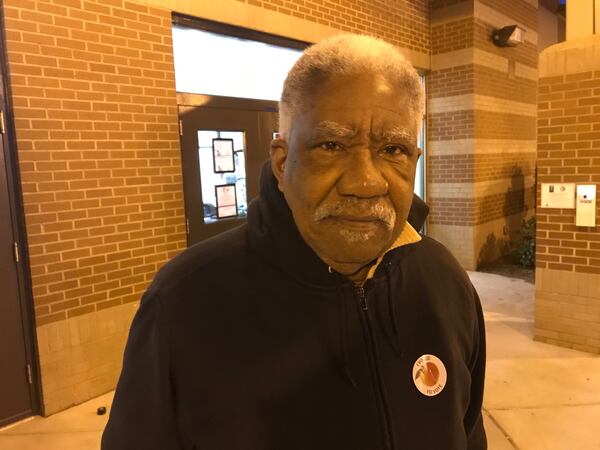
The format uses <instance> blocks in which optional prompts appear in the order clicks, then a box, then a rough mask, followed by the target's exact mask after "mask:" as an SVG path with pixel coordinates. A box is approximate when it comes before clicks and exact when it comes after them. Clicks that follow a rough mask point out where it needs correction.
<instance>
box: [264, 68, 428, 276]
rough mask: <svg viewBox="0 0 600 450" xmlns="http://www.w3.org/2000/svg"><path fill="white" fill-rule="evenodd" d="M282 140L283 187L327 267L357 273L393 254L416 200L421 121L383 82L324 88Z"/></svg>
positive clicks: (275, 152)
mask: <svg viewBox="0 0 600 450" xmlns="http://www.w3.org/2000/svg"><path fill="white" fill-rule="evenodd" d="M305 102H306V105H307V106H306V107H305V108H302V111H301V112H300V113H299V114H298V115H297V116H296V117H294V120H293V123H292V127H291V130H290V135H289V137H288V142H287V143H286V142H284V141H281V140H275V141H274V142H273V144H272V162H273V169H274V173H275V176H276V177H277V178H278V181H279V189H280V190H281V191H282V192H283V194H284V196H285V199H286V201H287V203H288V205H289V207H290V209H291V211H292V214H293V216H294V220H295V222H296V225H297V227H298V230H299V231H300V234H301V235H302V237H303V238H304V240H305V241H306V242H307V243H308V245H309V246H310V247H311V248H312V249H313V250H314V251H315V252H316V253H317V255H319V257H320V258H321V259H322V260H323V261H324V262H326V263H327V264H329V265H331V266H332V267H334V268H335V269H336V270H338V271H340V272H342V273H352V272H354V271H356V270H358V269H359V268H360V267H363V266H365V265H366V264H368V263H370V262H371V261H372V260H374V259H376V258H377V257H379V256H380V255H381V254H382V253H383V252H385V251H386V250H387V249H388V248H389V247H390V246H391V244H392V243H393V241H394V240H395V239H396V237H397V236H398V235H399V234H400V232H401V231H402V228H403V227H404V224H405V222H406V218H407V216H408V212H409V209H410V205H411V202H412V195H413V186H414V177H415V167H416V163H417V159H418V158H419V155H420V150H419V149H418V148H417V146H416V140H417V132H418V120H417V118H416V117H415V113H414V111H412V110H411V109H410V108H409V107H408V105H407V104H408V102H407V97H406V94H405V93H404V92H402V91H401V90H398V89H397V88H393V87H392V86H391V85H390V84H389V83H388V82H387V81H386V80H385V78H383V77H374V76H372V75H371V76H369V75H367V76H360V77H353V78H348V77H345V78H337V79H335V80H330V81H328V82H326V83H324V84H322V85H320V86H319V87H318V88H317V89H316V90H315V91H314V92H313V93H312V95H311V96H310V98H309V99H306V100H305Z"/></svg>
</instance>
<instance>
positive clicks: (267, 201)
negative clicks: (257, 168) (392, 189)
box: [248, 160, 429, 288]
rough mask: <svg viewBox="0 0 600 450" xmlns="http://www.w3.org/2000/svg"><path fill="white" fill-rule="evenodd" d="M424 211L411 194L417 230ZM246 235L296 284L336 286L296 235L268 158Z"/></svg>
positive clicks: (411, 219) (412, 217) (412, 219)
mask: <svg viewBox="0 0 600 450" xmlns="http://www.w3.org/2000/svg"><path fill="white" fill-rule="evenodd" d="M428 212H429V207H428V206H427V205H426V204H425V202H423V201H422V200H421V199H420V198H419V197H418V196H416V195H415V196H414V197H413V203H412V205H411V209H410V212H409V216H408V222H409V223H410V224H411V225H412V226H413V228H415V230H419V229H421V227H422V226H423V224H424V223H425V219H426V217H427V214H428ZM248 234H249V241H250V245H251V247H252V250H253V251H255V252H256V253H258V254H259V255H260V256H262V257H263V258H264V259H265V260H267V261H268V262H269V263H270V264H272V265H274V266H276V267H278V268H279V269H280V270H282V271H284V272H285V273H287V274H288V275H290V276H291V277H292V278H294V279H296V280H297V281H298V282H299V283H301V284H304V285H311V286H313V287H321V288H335V287H336V281H335V279H334V277H332V276H331V273H330V272H329V267H328V265H327V264H325V263H324V262H323V261H322V260H321V259H320V258H319V257H318V256H317V254H316V253H315V252H314V251H313V249H312V248H310V247H309V246H308V244H307V243H306V242H305V241H304V239H303V238H302V236H301V235H300V232H299V231H298V227H297V226H296V223H295V222H294V217H293V216H292V212H291V210H290V208H289V207H288V205H287V202H286V200H285V197H284V196H283V194H282V193H281V191H280V190H279V188H278V187H277V179H276V178H275V175H273V171H272V170H271V161H270V160H269V161H267V162H266V163H265V164H264V165H263V167H262V171H261V176H260V194H259V195H258V197H256V198H255V199H254V200H252V202H251V203H250V205H249V207H248Z"/></svg>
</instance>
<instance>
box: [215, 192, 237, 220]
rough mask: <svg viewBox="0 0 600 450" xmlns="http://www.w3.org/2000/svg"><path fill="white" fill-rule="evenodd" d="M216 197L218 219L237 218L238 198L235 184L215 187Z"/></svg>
mask: <svg viewBox="0 0 600 450" xmlns="http://www.w3.org/2000/svg"><path fill="white" fill-rule="evenodd" d="M215 197H216V198H217V218H219V219H224V218H225V217H236V216H237V196H236V193H235V184H221V185H219V186H215Z"/></svg>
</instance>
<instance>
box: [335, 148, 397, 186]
mask: <svg viewBox="0 0 600 450" xmlns="http://www.w3.org/2000/svg"><path fill="white" fill-rule="evenodd" d="M374 158H376V156H375V155H373V152H372V151H371V150H370V149H368V148H365V149H361V150H359V151H356V152H354V153H353V154H352V155H351V156H350V158H349V160H348V161H346V166H345V167H344V173H343V174H342V176H341V177H340V179H339V180H338V183H337V191H338V194H340V195H351V196H354V197H359V198H372V197H379V196H383V195H386V194H387V192H388V182H387V181H386V179H385V178H384V177H383V174H382V173H381V170H380V169H379V167H377V162H376V161H375V160H374Z"/></svg>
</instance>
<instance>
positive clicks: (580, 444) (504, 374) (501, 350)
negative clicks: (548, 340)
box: [469, 272, 600, 450]
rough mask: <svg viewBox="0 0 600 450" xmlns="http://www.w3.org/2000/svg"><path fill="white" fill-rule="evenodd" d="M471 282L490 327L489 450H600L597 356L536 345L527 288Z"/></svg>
mask: <svg viewBox="0 0 600 450" xmlns="http://www.w3.org/2000/svg"><path fill="white" fill-rule="evenodd" d="M469 275H470V277H471V280H472V281H473V284H474V285H475V287H476V288H477V290H478V292H479V294H480V297H481V300H482V303H483V307H484V311H485V319H486V327H487V330H486V334H487V340H488V342H487V348H488V358H487V376H486V389H485V398H484V410H485V413H486V415H487V420H486V422H487V423H486V425H487V430H488V435H489V438H490V439H489V440H490V449H491V450H495V449H502V450H503V449H505V448H506V449H513V448H516V449H519V450H571V449H574V450H600V356H599V355H592V354H589V353H583V352H578V351H575V350H569V349H564V348H561V347H555V346H553V345H548V344H543V343H541V342H534V341H533V298H534V286H533V285H532V284H529V283H526V282H524V281H522V280H517V279H512V278H505V277H500V276H498V275H492V274H487V273H479V272H474V273H470V274H469ZM502 435H504V436H506V437H505V438H504V439H500V438H501V437H502Z"/></svg>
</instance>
